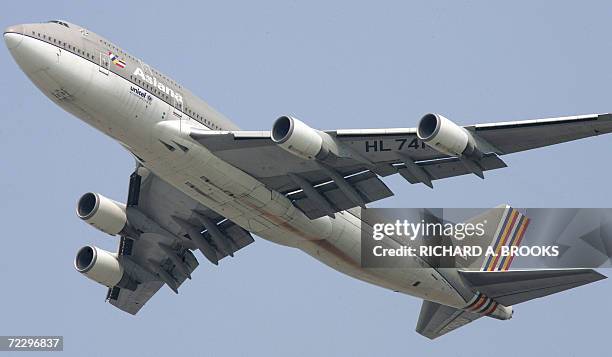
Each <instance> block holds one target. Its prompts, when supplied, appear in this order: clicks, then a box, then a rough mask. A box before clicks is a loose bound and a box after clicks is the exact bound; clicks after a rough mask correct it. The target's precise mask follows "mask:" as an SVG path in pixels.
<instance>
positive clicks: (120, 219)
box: [76, 192, 127, 236]
mask: <svg viewBox="0 0 612 357" xmlns="http://www.w3.org/2000/svg"><path fill="white" fill-rule="evenodd" d="M76 213H77V216H79V218H80V219H82V220H84V221H85V222H87V223H89V224H91V225H92V226H94V227H96V228H97V229H99V230H101V231H102V232H104V233H108V234H110V235H113V236H114V235H116V234H119V233H120V232H122V231H123V230H124V229H125V228H126V225H127V216H126V214H125V205H124V204H122V203H119V202H115V201H113V200H111V199H110V198H106V197H104V196H102V195H100V194H98V193H94V192H88V193H86V194H84V195H83V196H81V198H80V199H79V202H78V203H77V209H76Z"/></svg>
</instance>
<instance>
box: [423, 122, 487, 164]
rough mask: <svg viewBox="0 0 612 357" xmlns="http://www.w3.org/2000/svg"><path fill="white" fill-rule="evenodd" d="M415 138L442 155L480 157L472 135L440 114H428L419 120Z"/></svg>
mask: <svg viewBox="0 0 612 357" xmlns="http://www.w3.org/2000/svg"><path fill="white" fill-rule="evenodd" d="M417 136H418V138H419V139H421V140H422V141H423V142H424V143H425V144H427V145H428V146H430V147H431V148H432V149H434V150H437V151H439V152H441V153H444V154H448V155H451V156H458V157H470V158H472V157H477V156H482V153H481V152H480V151H479V150H478V149H477V148H476V143H475V141H474V138H473V137H472V135H471V134H470V133H469V132H468V131H467V130H465V129H464V128H462V127H460V126H459V125H457V124H455V123H453V122H452V121H450V120H448V119H447V118H445V117H443V116H442V115H440V114H431V113H430V114H426V115H425V116H424V117H423V118H421V121H420V122H419V126H418V127H417Z"/></svg>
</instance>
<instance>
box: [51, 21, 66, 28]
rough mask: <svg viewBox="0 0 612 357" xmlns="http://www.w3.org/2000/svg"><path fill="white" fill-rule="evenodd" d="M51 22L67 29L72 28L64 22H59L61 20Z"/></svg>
mask: <svg viewBox="0 0 612 357" xmlns="http://www.w3.org/2000/svg"><path fill="white" fill-rule="evenodd" d="M49 22H52V23H54V24H59V25H62V26H66V27H68V28H70V26H68V24H67V23H65V22H63V21H59V20H51V21H49Z"/></svg>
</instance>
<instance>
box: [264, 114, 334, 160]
mask: <svg viewBox="0 0 612 357" xmlns="http://www.w3.org/2000/svg"><path fill="white" fill-rule="evenodd" d="M324 135H326V134H325V133H322V132H319V131H318V130H315V129H313V128H311V127H309V126H308V125H306V124H304V123H303V122H301V121H299V120H297V119H295V118H293V117H290V116H282V117H280V118H278V119H276V121H275V122H274V125H273V126H272V135H271V138H272V141H274V142H275V143H276V144H278V146H280V147H281V148H283V149H285V150H287V151H288V152H290V153H291V154H293V155H297V156H299V157H302V158H305V159H307V160H313V159H315V158H317V159H321V158H324V157H326V156H327V154H328V153H329V151H330V145H329V144H328V143H327V142H326V141H327V140H324Z"/></svg>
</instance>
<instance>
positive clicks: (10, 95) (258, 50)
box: [0, 1, 612, 356]
mask: <svg viewBox="0 0 612 357" xmlns="http://www.w3.org/2000/svg"><path fill="white" fill-rule="evenodd" d="M510 3H511V4H512V5H510ZM611 14H612V3H610V2H567V3H565V2H558V1H550V2H547V1H539V2H537V3H536V2H532V1H527V2H522V1H513V2H508V3H502V2H491V1H482V2H480V1H469V2H467V1H466V2H460V1H444V2H439V1H435V2H434V1H427V2H426V1H421V2H418V4H408V2H406V1H398V2H356V1H334V2H332V1H321V2H318V1H301V2H295V1H272V2H271V1H245V2H234V1H223V2H214V3H213V2H208V1H207V2H198V3H195V2H194V3H193V4H191V3H190V4H187V3H185V2H178V1H164V2H154V1H139V2H132V1H120V2H112V1H91V2H85V1H40V2H30V1H10V2H5V3H3V6H2V10H1V11H0V25H1V26H4V27H6V26H8V25H12V24H15V23H26V22H39V21H46V20H49V19H54V18H62V19H66V20H68V21H71V22H74V23H77V24H80V25H82V26H84V27H87V28H88V29H90V30H91V31H93V32H97V33H100V34H101V35H103V36H105V37H107V38H109V39H111V40H112V41H114V42H116V43H117V44H119V45H120V46H122V47H124V48H125V49H127V50H128V51H130V52H132V53H134V54H136V55H138V56H140V57H142V58H144V59H145V60H146V61H147V62H149V63H150V64H152V65H155V66H156V67H158V68H159V69H160V70H162V71H163V72H165V73H167V74H168V75H170V76H172V77H173V78H175V79H176V80H178V81H179V82H181V83H182V84H183V85H184V86H186V87H188V88H190V89H191V90H192V91H193V92H195V93H196V94H198V95H200V96H202V97H203V98H204V99H205V100H207V101H208V102H209V103H210V104H211V105H212V106H214V107H216V108H217V109H219V110H220V111H221V112H223V113H225V114H226V115H227V116H228V117H230V118H231V119H233V120H234V121H236V122H237V123H238V125H239V126H241V127H242V128H245V129H268V128H269V127H270V126H271V125H272V122H273V120H274V119H275V118H276V117H278V116H279V115H281V114H288V113H290V114H294V115H296V116H297V117H298V118H301V119H302V120H304V121H306V122H307V123H309V124H310V125H312V126H313V127H316V128H321V129H333V128H345V127H347V128H362V127H368V128H369V127H376V128H382V127H406V126H414V125H415V124H416V122H417V121H418V119H419V118H420V117H421V116H422V115H423V114H424V113H427V112H430V111H434V112H439V113H443V114H444V115H446V116H447V117H449V118H452V119H453V120H455V121H456V122H459V123H462V124H470V123H476V122H489V121H504V120H515V119H531V118H540V117H549V116H561V115H572V114H586V113H595V112H607V111H612V87H611V86H610V83H612V70H611V68H612V22H611V21H610V16H611ZM2 47H3V48H2V49H0V63H1V64H2V71H1V72H0V105H1V107H2V108H3V111H2V112H3V114H2V125H1V126H0V153H1V154H0V195H1V196H0V197H2V199H1V201H0V202H1V203H0V223H2V233H0V283H1V284H2V287H1V288H0V303H1V304H0V335H12V334H30V335H32V334H44V335H64V336H65V344H64V345H65V352H64V354H66V355H75V356H83V355H100V356H103V355H113V356H116V355H127V354H128V353H129V354H131V355H147V356H164V355H173V353H175V352H179V351H180V352H183V353H184V355H215V356H217V355H266V356H268V355H298V356H312V355H334V356H337V355H347V356H360V355H363V356H371V355H385V356H391V355H395V356H435V355H445V356H490V355H496V356H517V355H553V354H554V355H569V356H572V355H575V356H580V355H586V354H587V353H592V354H594V355H595V354H597V353H596V352H604V351H605V352H609V346H610V344H609V335H610V332H609V326H610V323H609V320H610V317H611V316H612V305H611V304H610V303H609V301H610V297H611V296H612V282H609V281H603V282H599V283H595V284H593V285H591V286H586V287H582V288H578V289H576V290H572V291H569V292H565V293H562V294H559V295H555V296H552V297H548V298H546V299H540V300H536V301H533V302H529V303H526V304H524V305H519V306H518V307H517V308H516V312H515V315H514V318H513V319H512V320H511V321H497V320H493V319H481V320H480V321H477V322H475V323H473V324H470V325H469V326H467V327H464V328H462V329H460V330H458V331H455V332H454V333H452V334H449V335H447V336H445V337H443V338H440V339H438V340H436V341H429V340H427V339H426V338H424V337H422V336H420V335H418V334H417V333H415V332H414V327H415V324H416V320H417V317H418V313H419V308H420V304H421V302H420V301H419V300H417V299H416V298H412V297H409V296H405V295H400V294H396V293H393V292H390V291H387V290H383V289H381V288H378V287H375V286H370V285H368V284H366V283H362V282H359V281H356V280H353V279H350V278H348V277H346V276H343V275H341V274H339V273H337V272H335V271H333V270H331V269H329V268H327V267H325V266H323V265H322V264H320V263H319V262H317V261H315V260H313V259H312V258H310V257H309V256H307V255H305V254H303V253H301V252H300V251H297V250H291V249H288V248H284V247H280V246H276V245H274V244H272V243H268V242H267V241H264V240H262V239H256V242H255V244H253V245H251V246H249V247H248V248H246V249H244V250H243V251H240V252H239V253H238V254H237V255H236V257H235V258H234V259H226V260H224V261H223V264H221V265H220V266H219V267H213V266H211V265H209V264H202V266H201V267H200V268H199V269H198V270H197V271H196V272H195V273H194V274H193V280H192V281H189V282H187V283H186V284H185V285H184V286H183V287H182V288H181V293H180V295H179V296H175V295H174V294H173V293H172V292H171V291H170V290H169V289H167V288H165V287H164V288H163V289H162V290H161V291H160V292H159V293H158V294H157V295H156V296H155V297H154V298H153V299H152V300H151V301H150V302H149V303H148V304H147V306H146V307H145V308H144V309H143V310H142V311H141V313H140V314H139V315H138V316H136V317H133V316H131V315H128V314H125V313H123V312H121V311H118V310H116V309H115V308H114V307H112V306H111V305H109V304H105V303H104V297H105V294H106V288H104V287H102V286H98V285H96V284H95V283H93V282H92V281H90V280H88V279H86V278H84V277H82V276H80V275H79V274H78V273H77V272H75V271H74V268H73V267H72V261H73V257H74V254H75V252H76V251H77V249H78V248H79V247H80V246H82V245H85V244H90V243H93V244H96V245H98V246H100V247H103V248H105V249H109V250H115V249H116V244H117V242H116V241H115V240H114V239H112V238H109V236H107V235H105V234H103V233H101V232H98V231H96V230H94V229H92V228H91V227H89V226H88V225H86V224H84V223H83V222H81V221H80V220H79V219H78V218H77V217H76V215H75V213H74V206H75V202H76V200H77V198H78V197H79V196H80V195H81V194H82V193H84V192H86V191H89V190H93V191H97V192H100V193H103V194H104V195H107V196H109V197H112V198H115V199H119V200H124V199H125V197H126V196H127V184H128V177H129V174H130V173H131V172H132V169H133V165H134V163H133V160H132V159H131V157H130V156H129V155H128V153H127V152H125V151H124V150H123V149H122V148H120V146H119V145H118V144H116V143H115V142H113V141H112V140H110V139H109V138H106V137H104V136H102V134H100V133H98V132H96V131H95V130H94V129H92V128H90V127H88V126H87V125H86V124H84V123H82V122H80V121H79V120H77V119H76V118H74V117H72V116H70V115H69V114H67V113H65V112H63V111H62V110H61V109H60V108H59V107H57V106H55V105H54V104H52V103H51V102H50V101H49V100H48V99H46V98H45V97H44V96H43V95H42V94H41V93H39V92H38V90H37V89H36V88H35V87H34V85H33V84H32V83H31V82H30V81H29V80H28V79H27V78H26V77H25V75H24V74H23V73H22V72H21V71H20V70H19V69H18V67H17V65H16V64H15V63H14V61H13V60H12V58H11V57H10V55H9V53H8V51H7V50H6V48H5V47H4V46H2ZM610 151H612V136H604V137H600V138H593V139H588V140H583V141H577V142H573V143H568V144H563V145H559V146H555V147H552V148H546V149H540V150H537V151H533V152H528V153H521V154H516V155H511V156H509V157H505V158H504V159H505V160H506V162H507V163H508V166H509V167H508V168H506V169H503V170H498V171H495V172H491V173H487V179H486V180H484V181H482V180H480V179H478V178H477V177H475V176H467V177H461V178H454V179H449V180H446V181H444V182H438V183H436V189H435V190H430V189H428V188H427V187H425V186H423V185H409V184H407V183H406V182H404V181H403V180H402V179H401V178H391V179H387V180H386V182H387V183H388V185H389V186H390V187H391V188H392V189H393V191H394V192H395V193H396V195H395V196H394V197H392V198H390V199H387V200H384V201H382V202H378V203H376V204H375V205H374V206H376V207H420V206H429V207H463V206H470V207H488V206H494V205H497V204H501V203H509V204H512V205H514V206H516V207H572V206H577V207H609V206H610V194H611V190H612V189H611V188H610V180H609V178H610V175H611V173H612V170H611V169H610V154H609V153H610ZM198 258H199V259H200V257H199V255H198ZM200 260H201V261H203V259H200ZM604 273H605V274H609V273H610V271H604ZM0 354H1V353H0Z"/></svg>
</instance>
